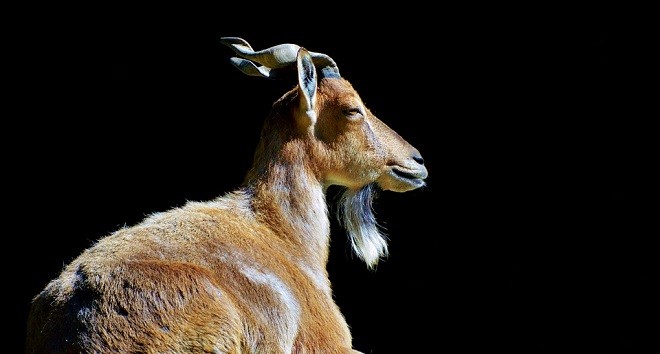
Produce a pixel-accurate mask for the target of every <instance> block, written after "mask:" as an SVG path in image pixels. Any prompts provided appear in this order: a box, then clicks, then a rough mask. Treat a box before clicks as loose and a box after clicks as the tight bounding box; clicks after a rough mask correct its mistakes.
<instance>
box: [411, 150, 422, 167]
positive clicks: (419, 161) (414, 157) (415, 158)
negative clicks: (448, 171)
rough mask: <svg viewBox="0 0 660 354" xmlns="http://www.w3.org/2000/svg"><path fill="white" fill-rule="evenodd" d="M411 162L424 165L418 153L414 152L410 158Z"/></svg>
mask: <svg viewBox="0 0 660 354" xmlns="http://www.w3.org/2000/svg"><path fill="white" fill-rule="evenodd" d="M412 158H413V160H415V161H416V162H417V163H418V164H420V165H423V164H424V158H423V157H422V155H421V154H420V153H419V152H415V153H414V154H413V156H412Z"/></svg>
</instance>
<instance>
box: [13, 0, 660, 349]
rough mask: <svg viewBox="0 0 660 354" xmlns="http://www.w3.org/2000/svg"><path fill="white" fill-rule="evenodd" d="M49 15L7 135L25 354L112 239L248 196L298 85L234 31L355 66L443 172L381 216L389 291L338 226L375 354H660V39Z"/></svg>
mask: <svg viewBox="0 0 660 354" xmlns="http://www.w3.org/2000/svg"><path fill="white" fill-rule="evenodd" d="M44 10H45V11H43V12H40V13H39V16H38V17H35V18H30V16H28V18H27V19H26V22H25V23H23V25H22V26H21V27H20V34H21V37H17V38H18V41H17V42H18V43H19V44H20V49H18V50H16V51H15V52H13V53H12V54H14V55H12V56H13V57H16V58H17V59H18V60H17V61H16V62H15V63H12V65H10V66H8V67H7V70H8V71H10V72H11V73H13V74H16V76H17V78H18V80H17V81H16V82H15V84H13V85H14V87H13V88H14V89H13V90H11V91H12V92H11V93H10V94H8V96H7V98H8V99H9V101H13V102H11V103H18V104H17V105H16V106H17V107H18V109H17V110H15V111H13V113H10V114H9V115H7V116H5V119H11V122H13V124H14V128H9V126H7V128H6V129H5V130H4V134H3V135H5V136H6V139H5V142H4V144H5V145H6V149H5V153H6V154H7V158H6V159H5V161H6V162H5V164H6V166H7V171H8V172H6V173H7V175H9V177H11V182H10V183H8V184H7V188H8V192H9V193H8V194H9V195H10V196H16V199H14V200H12V201H11V202H8V206H9V208H10V209H12V210H15V211H17V213H16V215H13V214H9V218H8V219H7V220H6V221H5V223H6V224H7V225H12V226H14V228H11V230H12V231H8V232H9V233H10V234H8V235H7V236H6V239H9V238H11V240H13V241H12V242H14V243H13V245H12V246H10V248H9V249H7V250H6V253H7V254H8V256H14V255H17V256H18V257H19V258H20V262H19V263H16V262H15V261H13V262H12V263H10V264H11V269H12V271H11V272H9V275H10V276H11V277H12V279H10V281H11V284H12V286H11V292H12V294H13V295H15V296H17V298H18V299H19V300H18V302H14V303H15V304H16V305H15V306H10V307H12V310H13V308H15V309H16V313H17V315H16V316H17V318H16V320H15V321H14V322H12V323H15V324H16V334H15V336H14V335H12V337H13V338H15V339H16V344H17V345H19V346H20V345H22V343H23V338H24V335H25V333H24V331H25V321H26V317H27V312H28V308H29V300H30V298H31V297H32V296H34V295H35V294H37V293H38V292H39V291H40V290H41V289H42V288H43V287H44V286H45V284H46V283H47V281H48V280H49V279H51V278H53V277H55V276H56V275H57V274H58V273H59V271H60V270H61V269H62V267H63V266H64V264H66V263H68V262H69V261H71V260H72V259H73V258H74V257H75V256H77V255H78V254H79V253H80V252H81V251H82V250H83V249H84V248H86V247H88V246H90V245H91V244H92V242H93V241H94V240H96V239H98V238H99V237H101V236H103V235H106V234H108V233H110V232H112V231H114V230H116V229H118V228H119V227H121V226H123V225H132V224H135V223H137V222H139V221H140V220H141V219H142V218H144V217H145V216H146V215H148V214H150V213H153V212H158V211H164V210H167V209H169V208H171V207H176V206H180V205H183V204H184V203H185V202H186V201H187V200H208V199H211V198H214V197H216V196H218V195H221V194H224V193H225V192H228V191H230V190H232V189H234V188H236V187H237V186H238V185H239V184H240V182H241V181H242V178H243V175H244V173H245V172H246V171H247V169H248V168H249V166H250V163H251V159H252V154H253V151H254V147H255V146H256V144H257V139H258V136H259V131H260V126H261V123H262V121H263V119H264V118H265V116H266V114H267V113H268V111H269V109H270V105H271V104H272V102H273V101H274V100H276V99H277V98H278V97H279V96H281V95H282V94H283V93H284V92H285V91H286V90H288V89H289V88H291V87H292V86H291V83H290V82H278V81H269V80H265V79H259V78H253V77H247V76H245V75H243V74H241V73H240V72H238V71H237V70H236V69H234V68H233V67H232V66H231V65H230V63H229V61H228V60H229V57H230V56H231V54H232V53H231V51H230V50H229V49H228V48H226V47H223V46H221V45H220V44H218V41H217V38H218V37H220V36H238V37H242V38H244V39H246V40H247V41H248V42H250V44H251V45H252V46H253V47H254V48H256V49H261V48H265V47H268V46H271V45H275V44H280V43H285V42H289V43H296V44H299V45H302V46H304V47H306V48H308V49H309V50H312V51H317V52H323V53H326V54H328V55H330V56H332V57H333V59H335V61H336V62H337V63H338V65H339V68H340V70H341V73H342V75H343V76H344V77H345V78H346V79H348V80H349V81H351V82H352V83H353V85H354V87H355V88H356V89H357V91H358V92H359V93H360V94H361V96H362V98H363V100H364V101H365V103H366V104H367V106H368V107H370V108H371V110H372V111H373V112H374V113H375V114H376V115H377V116H378V117H379V118H380V119H381V120H383V121H384V122H385V123H387V124H388V125H389V126H390V127H392V128H393V129H394V130H396V131H398V132H399V133H400V134H401V135H402V136H403V137H404V138H405V139H406V140H408V141H409V142H410V143H411V144H413V145H414V146H416V147H417V148H418V149H419V150H420V151H421V153H422V155H423V156H424V158H425V160H426V164H427V167H428V170H429V178H428V186H427V187H425V188H423V189H420V190H416V191H413V192H409V193H404V194H395V193H382V194H381V195H380V197H379V199H377V202H376V204H375V209H376V213H377V217H378V219H379V221H380V223H381V224H382V225H383V226H384V227H385V228H386V229H387V234H388V235H389V238H390V251H391V256H390V257H389V258H388V259H387V260H386V261H384V262H381V264H380V265H379V267H378V269H377V271H376V272H372V271H368V270H366V267H365V266H364V265H363V264H361V263H360V262H359V261H358V260H357V259H356V258H355V257H354V256H352V255H351V254H350V252H349V248H348V245H347V241H346V237H345V235H344V234H343V231H342V230H341V229H340V228H339V227H337V225H336V223H334V221H333V238H332V239H333V242H332V249H331V259H330V262H329V265H328V267H329V271H330V277H331V280H332V282H333V286H334V292H335V296H336V301H337V303H338V304H339V306H340V307H341V309H342V311H343V313H344V314H345V316H346V319H347V321H348V323H349V325H350V326H351V328H352V332H353V335H354V346H355V348H356V349H359V350H362V351H364V352H365V353H392V352H397V353H400V352H449V353H456V352H473V351H475V350H504V351H507V352H525V353H550V352H564V351H566V350H572V349H579V350H583V351H586V352H635V353H640V352H647V350H649V349H650V348H649V345H650V344H651V343H653V342H657V332H656V331H652V330H651V328H650V327H649V326H647V325H646V324H645V323H644V321H652V322H656V321H657V317H655V316H654V315H652V312H651V306H652V304H653V303H655V302H656V301H654V300H657V298H655V297H653V298H652V295H651V283H655V284H656V285H657V272H656V271H654V270H652V264H653V263H654V262H655V260H654V257H655V254H656V252H654V250H655V249H654V248H652V247H651V244H652V239H653V238H657V227H656V226H655V225H651V223H650V221H651V218H652V217H654V218H655V217H656V216H657V212H654V211H653V209H651V208H650V207H649V204H653V205H655V201H656V200H655V199H652V197H651V192H652V191H651V190H650V186H651V183H650V182H651V177H650V172H651V167H653V164H656V165H657V158H655V159H649V156H648V155H649V151H652V150H651V146H652V143H654V141H653V140H651V137H652V134H649V133H651V131H650V130H649V128H648V126H647V124H648V123H649V122H650V121H651V120H652V119H654V118H657V117H652V115H650V114H648V113H646V112H645V111H644V110H643V109H641V107H642V106H643V104H644V102H647V101H648V100H649V99H650V97H651V95H650V93H648V91H645V90H644V89H643V87H644V84H647V83H649V82H648V81H649V79H648V75H647V72H648V70H649V67H650V65H649V64H650V60H649V57H648V55H649V53H650V49H651V48H650V47H651V45H652V43H653V42H651V41H647V40H643V38H644V35H645V34H647V29H646V23H644V21H643V20H641V19H639V20H638V19H636V18H635V17H634V16H632V17H629V16H626V15H624V14H622V13H618V12H617V11H612V12H608V13H607V14H604V13H600V12H597V11H587V12H585V13H580V14H579V15H575V16H564V15H563V14H565V13H571V11H566V12H565V13H564V12H561V11H560V14H559V15H554V14H552V15H550V14H549V13H546V12H543V11H537V10H533V11H529V12H525V11H524V9H523V10H521V9H517V11H518V12H516V11H514V9H484V8H482V9H466V10H460V11H456V10H453V9H446V8H445V9H442V10H441V11H431V10H430V9H425V8H412V7H410V8H405V9H402V8H388V9H382V10H383V11H385V13H384V14H383V13H381V15H378V16H369V14H360V13H357V12H351V11H343V10H340V9H336V8H333V9H325V10H324V11H320V12H318V11H315V12H313V13H305V12H304V11H301V13H300V14H294V13H291V14H290V15H291V16H290V17H287V18H282V17H278V16H277V15H275V14H273V13H272V12H270V10H269V9H267V8H262V7H258V6H256V5H249V4H246V8H244V9H243V10H241V11H229V10H223V9H213V10H210V9H195V11H188V10H190V9H186V11H183V9H178V8H169V9H162V8H151V9H139V10H138V9H134V8H123V9H119V10H118V9H111V8H108V9H97V8H95V9H85V8H71V9H62V8H58V9H52V12H51V11H50V10H51V9H44ZM495 10H497V11H495ZM520 11H523V12H522V13H521V12H520ZM257 15H261V16H257ZM264 15H265V16H264ZM262 18H269V19H268V20H267V21H265V22H259V21H260V19H262ZM241 19H244V21H241ZM654 85H655V83H654ZM656 99H657V98H656ZM654 139H655V138H654ZM330 193H334V190H333V189H331V191H330ZM329 199H331V198H329Z"/></svg>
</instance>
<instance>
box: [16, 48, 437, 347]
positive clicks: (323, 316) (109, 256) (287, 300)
mask: <svg viewBox="0 0 660 354" xmlns="http://www.w3.org/2000/svg"><path fill="white" fill-rule="evenodd" d="M221 42H222V43H223V44H225V45H227V46H228V47H230V48H231V49H232V50H233V51H234V52H235V53H236V54H237V55H239V56H241V58H239V57H234V58H232V59H231V62H232V63H233V65H234V66H236V67H237V68H238V69H239V70H241V71H242V72H243V73H245V74H248V75H253V76H261V77H266V78H281V77H284V76H285V75H292V76H291V78H293V79H295V78H296V77H297V85H295V87H293V88H292V89H291V90H289V91H288V92H286V93H285V94H284V95H283V96H282V97H281V98H279V99H278V100H277V101H275V103H274V104H273V106H272V109H271V112H270V113H269V115H268V116H267V118H266V120H265V122H264V124H263V128H262V132H261V136H260V140H259V143H258V146H257V148H256V151H255V153H254V158H253V164H252V166H251V168H250V169H249V170H248V172H247V174H246V176H245V179H244V181H243V183H242V184H241V186H240V187H239V188H237V189H236V190H234V191H232V192H228V193H226V194H224V195H222V196H219V197H218V198H216V199H214V200H210V201H206V202H192V201H190V202H187V203H186V204H185V205H184V206H182V207H179V208H172V209H170V210H168V211H164V212H160V213H154V214H152V215H150V216H149V217H147V218H145V219H144V220H143V221H142V222H140V223H138V224H137V225H134V226H131V227H125V228H122V229H119V230H117V231H115V232H113V233H112V234H110V235H107V236H105V237H103V238H100V239H99V240H98V241H97V242H96V243H95V244H94V245H93V246H91V247H90V248H88V249H87V250H85V251H83V252H82V253H81V254H80V255H79V256H78V257H77V258H76V259H74V260H73V261H72V262H71V263H70V264H68V265H67V266H66V267H65V268H64V269H63V270H62V272H61V274H60V275H59V277H57V278H56V279H54V280H52V281H50V282H49V283H48V284H47V285H46V286H45V288H44V289H43V290H42V291H41V292H40V293H39V294H38V295H37V296H35V297H34V299H33V301H32V306H31V309H30V313H29V318H28V328H27V336H26V351H27V352H28V353H73V352H76V353H108V352H113V353H117V352H119V353H138V352H139V353H184V352H185V353H359V352H358V351H356V350H354V349H352V338H351V333H350V330H349V327H348V325H347V323H346V320H345V318H344V317H343V315H342V313H341V312H340V310H339V308H338V306H337V305H336V304H335V302H334V300H333V295H332V289H331V284H330V280H329V278H328V272H327V269H326V266H327V261H328V255H329V242H330V220H329V215H328V205H327V204H326V194H327V191H328V188H329V187H330V186H332V185H338V186H342V187H344V188H343V190H344V191H343V194H342V196H341V198H339V200H338V203H339V208H338V211H339V212H338V217H339V218H340V221H341V222H342V224H343V225H344V227H345V229H346V231H347V233H348V236H349V239H350V242H351V246H352V249H353V250H354V252H355V253H356V254H357V255H358V256H359V257H360V258H361V259H362V260H364V262H365V263H366V264H367V266H368V267H369V268H373V267H375V265H376V264H377V263H378V261H379V259H381V258H383V257H385V256H387V252H388V250H387V243H386V239H385V237H384V236H383V235H382V233H381V231H380V230H379V228H378V227H377V224H376V220H375V218H374V214H373V210H372V199H373V195H374V192H376V191H377V190H389V191H394V192H406V191H410V190H413V189H416V188H420V187H422V186H424V185H425V179H426V177H427V174H428V173H427V169H426V167H425V166H424V164H423V159H422V157H421V155H420V153H419V152H418V150H417V149H415V148H414V147H413V146H411V145H410V144H409V143H408V142H406V141H405V140H404V139H403V138H401V137H400V136H399V135H398V134H397V133H396V132H394V131H393V130H391V129H390V128H389V127H388V126H387V125H386V124H384V123H383V122H381V121H380V120H379V119H378V118H376V117H375V116H374V115H373V114H372V113H371V111H370V110H369V109H367V108H366V107H365V105H364V104H363V102H362V100H361V99H360V97H359V95H358V93H357V92H356V91H355V89H354V88H353V87H352V85H351V84H350V83H349V82H348V81H347V80H345V79H344V78H343V77H341V76H340V75H339V69H338V68H337V66H336V64H335V62H334V60H332V59H331V58H330V57H329V56H327V55H325V54H321V53H314V52H310V51H308V50H306V49H305V48H303V47H300V46H298V45H295V44H281V45H277V46H274V47H271V48H268V49H265V50H262V51H254V50H253V49H252V47H251V46H250V45H249V44H248V43H247V42H246V41H244V40H243V39H240V38H236V37H224V38H222V39H221ZM293 75H296V76H293Z"/></svg>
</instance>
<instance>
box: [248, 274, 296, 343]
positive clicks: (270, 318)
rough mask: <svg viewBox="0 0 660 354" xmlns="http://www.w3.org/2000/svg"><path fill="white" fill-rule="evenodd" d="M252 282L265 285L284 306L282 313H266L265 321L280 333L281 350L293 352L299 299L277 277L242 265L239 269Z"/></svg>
mask: <svg viewBox="0 0 660 354" xmlns="http://www.w3.org/2000/svg"><path fill="white" fill-rule="evenodd" d="M239 270H240V272H241V273H243V274H244V275H245V276H246V277H247V278H248V279H249V280H250V281H252V282H253V283H255V284H259V285H263V286H266V287H268V288H270V290H271V291H272V292H273V294H275V295H277V297H278V298H279V300H280V303H281V304H282V309H283V310H282V311H278V312H266V313H264V314H263V315H264V316H263V317H264V319H265V320H266V321H267V322H268V323H270V324H272V326H273V329H274V330H276V331H278V332H279V333H278V337H279V338H282V341H281V342H280V344H281V345H282V347H281V349H282V350H283V351H284V352H285V353H290V352H292V351H293V342H294V340H295V339H296V334H297V333H298V326H299V324H300V323H299V321H300V313H301V310H300V304H299V303H298V299H296V297H295V295H294V294H293V292H292V291H291V289H289V287H288V286H287V285H286V284H285V283H284V282H283V281H282V279H280V278H279V277H278V276H277V275H275V274H273V273H270V272H264V271H261V270H259V269H257V268H254V267H251V266H248V265H246V264H242V265H241V268H240V269H239Z"/></svg>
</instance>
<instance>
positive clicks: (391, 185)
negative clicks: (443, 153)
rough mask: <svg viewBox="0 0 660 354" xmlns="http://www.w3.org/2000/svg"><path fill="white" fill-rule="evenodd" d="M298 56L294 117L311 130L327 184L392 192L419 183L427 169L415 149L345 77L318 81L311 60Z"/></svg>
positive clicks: (409, 187) (417, 186)
mask: <svg viewBox="0 0 660 354" xmlns="http://www.w3.org/2000/svg"><path fill="white" fill-rule="evenodd" d="M298 60H299V61H298V76H299V92H298V97H299V101H300V102H299V111H298V116H299V117H300V118H299V119H298V121H299V122H303V124H302V126H303V127H306V128H311V129H309V130H310V132H312V133H313V136H314V139H315V140H316V142H317V144H316V145H317V146H316V149H315V150H317V151H318V154H317V156H319V157H320V159H321V160H324V163H323V164H322V169H324V170H325V176H324V180H325V181H326V183H327V184H328V185H333V184H334V185H341V186H345V187H348V188H351V189H357V188H360V187H362V186H365V185H367V184H372V183H377V184H378V186H379V187H380V188H382V189H384V190H390V191H395V192H406V191H410V190H413V189H416V188H419V187H421V186H423V185H424V179H425V178H426V177H427V170H426V167H424V165H423V159H422V156H421V155H420V153H419V151H417V149H415V148H414V147H413V146H412V145H410V144H409V143H408V142H406V141H405V140H404V139H403V138H402V137H401V136H399V134H397V133H396V132H395V131H394V130H392V129H390V128H389V127H388V126H387V125H386V124H385V123H383V122H382V121H380V120H379V119H378V118H377V117H376V116H375V115H373V114H372V113H371V111H370V110H369V109H368V108H367V107H366V106H365V105H364V103H363V102H362V100H361V99H360V96H359V95H358V93H357V92H356V91H355V89H354V88H353V87H352V85H351V84H350V83H349V82H348V81H346V80H345V79H343V78H340V77H330V78H322V79H320V80H318V82H317V80H316V76H315V70H314V66H313V65H311V60H310V59H309V58H307V59H306V58H305V56H304V55H301V56H299V58H298ZM305 60H309V61H310V63H307V64H305ZM306 65H309V66H306ZM299 126H300V125H299Z"/></svg>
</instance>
